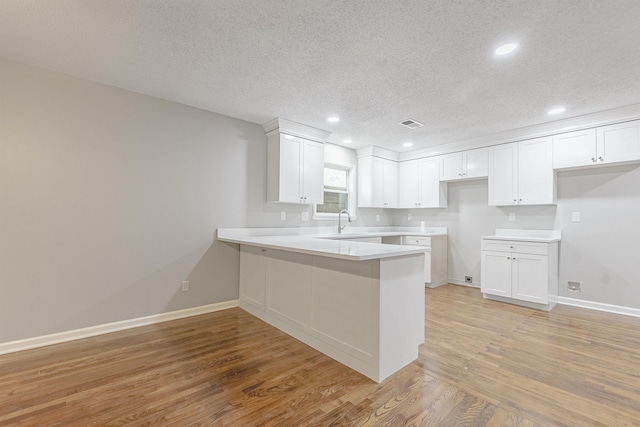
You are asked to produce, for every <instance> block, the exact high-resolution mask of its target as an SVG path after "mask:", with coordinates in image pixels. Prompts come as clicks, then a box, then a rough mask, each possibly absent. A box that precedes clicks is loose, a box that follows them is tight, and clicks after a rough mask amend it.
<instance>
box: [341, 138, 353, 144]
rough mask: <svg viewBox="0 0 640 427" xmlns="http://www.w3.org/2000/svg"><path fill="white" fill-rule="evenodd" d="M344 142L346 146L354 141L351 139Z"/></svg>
mask: <svg viewBox="0 0 640 427" xmlns="http://www.w3.org/2000/svg"><path fill="white" fill-rule="evenodd" d="M342 142H344V143H345V144H351V142H352V141H351V140H350V139H345V140H344V141H342Z"/></svg>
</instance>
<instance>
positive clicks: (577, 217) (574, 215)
mask: <svg viewBox="0 0 640 427" xmlns="http://www.w3.org/2000/svg"><path fill="white" fill-rule="evenodd" d="M571 222H580V212H571Z"/></svg>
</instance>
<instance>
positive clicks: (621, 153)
mask: <svg viewBox="0 0 640 427" xmlns="http://www.w3.org/2000/svg"><path fill="white" fill-rule="evenodd" d="M597 147H598V148H597V150H598V163H616V162H627V161H634V160H639V159H640V120H636V121H633V122H627V123H618V124H615V125H611V126H602V127H599V128H598V129H597Z"/></svg>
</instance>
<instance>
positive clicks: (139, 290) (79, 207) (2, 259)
mask: <svg viewBox="0 0 640 427" xmlns="http://www.w3.org/2000/svg"><path fill="white" fill-rule="evenodd" d="M0 102H1V104H0V110H1V113H2V114H1V115H0V117H1V119H0V120H1V122H0V129H1V132H2V133H1V136H0V137H1V139H0V144H1V145H0V149H1V151H0V153H1V158H0V195H1V199H0V342H6V341H12V340H16V339H21V338H26V337H33V336H38V335H44V334H49V333H53V332H59V331H66V330H71V329H76V328H82V327H87V326H92V325H97V324H103V323H108V322H113V321H118V320H124V319H130V318H135V317H140V316H146V315H151V314H157V313H162V312H167V311H173V310H179V309H183V308H188V307H195V306H199V305H204V304H209V303H214V302H219V301H227V300H232V299H235V298H237V293H238V285H237V283H238V257H237V248H235V247H233V246H231V245H227V244H224V243H221V242H215V241H214V237H213V236H214V232H215V230H216V228H218V227H236V226H246V225H247V206H248V205H249V204H250V203H251V201H250V200H248V198H247V194H248V188H251V187H255V186H256V185H257V186H259V185H261V182H262V181H263V177H261V176H252V175H251V173H250V171H249V164H250V163H249V161H248V160H249V159H250V158H251V157H252V156H254V155H255V154H254V152H255V151H260V150H261V149H262V148H261V147H262V146H263V145H265V144H266V138H265V136H264V131H263V130H262V128H261V126H258V125H255V124H251V123H247V122H244V121H241V120H235V119H231V118H228V117H224V116H220V115H217V114H213V113H209V112H205V111H202V110H198V109H194V108H190V107H186V106H184V105H179V104H175V103H170V102H165V101H161V100H158V99H155V98H151V97H147V96H142V95H138V94H134V93H131V92H127V91H124V90H119V89H115V88H113V87H108V86H103V85H99V84H96V83H92V82H88V81H84V80H80V79H76V78H73V77H68V76H64V75H61V74H57V73H53V72H49V71H45V70H42V69H38V68H33V67H28V66H25V65H20V64H16V63H13V62H9V61H5V60H1V61H0ZM250 180H253V182H251V181H250ZM254 197H259V195H258V194H256V195H254ZM183 280H189V281H190V285H191V290H190V292H180V284H181V282H182V281H183Z"/></svg>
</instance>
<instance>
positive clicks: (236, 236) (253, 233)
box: [218, 227, 446, 261]
mask: <svg viewBox="0 0 640 427" xmlns="http://www.w3.org/2000/svg"><path fill="white" fill-rule="evenodd" d="M407 228H408V227H407ZM307 230H309V229H307ZM314 231H315V232H316V234H292V233H294V232H299V229H293V230H292V229H251V228H235V229H234V228H226V229H224V228H221V229H218V240H220V241H223V242H232V243H238V244H243V245H251V246H260V247H264V248H271V249H279V250H283V251H289V252H298V253H305V254H309V255H319V256H325V257H330V258H339V259H345V260H351V261H365V260H370V259H381V258H391V257H398V256H404V255H413V254H419V253H424V252H431V248H429V247H424V246H408V245H407V246H405V245H390V244H381V243H369V242H354V241H350V240H348V239H355V238H359V237H383V236H403V235H411V236H415V235H421V236H434V235H446V228H439V229H433V228H432V229H429V230H426V229H425V230H424V231H422V232H421V231H415V230H413V229H410V230H386V231H385V230H380V229H379V230H372V231H370V232H365V231H364V230H361V229H358V230H353V231H351V232H347V233H343V234H338V233H337V232H335V231H334V233H318V232H317V229H315V230H314ZM271 233H272V234H271ZM287 233H290V234H287Z"/></svg>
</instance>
